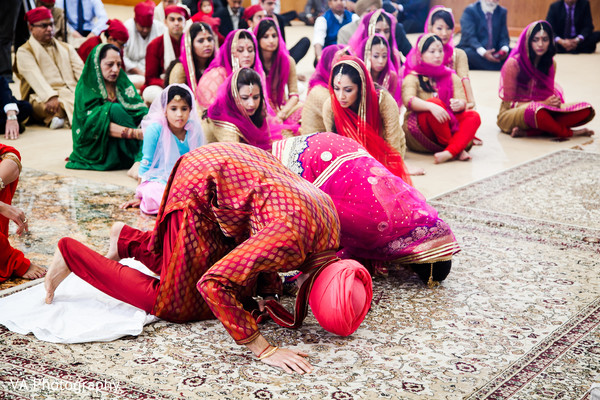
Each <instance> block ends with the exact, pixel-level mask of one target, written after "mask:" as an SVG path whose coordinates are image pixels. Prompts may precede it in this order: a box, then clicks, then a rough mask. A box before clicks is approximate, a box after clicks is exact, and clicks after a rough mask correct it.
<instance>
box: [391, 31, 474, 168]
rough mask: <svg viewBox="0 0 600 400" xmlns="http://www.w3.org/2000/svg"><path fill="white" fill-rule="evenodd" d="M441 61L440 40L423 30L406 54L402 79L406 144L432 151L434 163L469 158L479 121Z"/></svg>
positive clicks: (455, 76)
mask: <svg viewBox="0 0 600 400" xmlns="http://www.w3.org/2000/svg"><path fill="white" fill-rule="evenodd" d="M443 62H444V48H443V43H442V40H441V39H440V38H439V37H438V36H436V35H434V34H432V33H427V34H423V35H421V36H420V37H419V39H418V40H417V45H416V46H415V47H414V48H413V49H412V50H411V51H410V53H409V54H408V57H407V60H406V64H405V66H404V68H405V69H404V79H403V82H402V100H403V102H404V106H405V107H406V110H407V111H406V114H405V115H404V131H405V132H406V142H407V144H408V147H409V148H410V149H411V150H414V151H419V152H423V153H435V154H434V159H435V163H436V164H437V163H442V162H446V161H449V160H451V159H458V160H461V161H467V160H470V159H471V156H470V154H469V153H467V150H466V149H467V147H468V146H470V144H471V142H472V141H473V138H474V137H475V133H476V132H477V129H478V128H479V126H480V125H481V119H480V118H479V114H478V113H477V112H476V111H473V110H467V98H466V95H465V90H464V88H463V85H462V82H461V80H460V78H459V77H458V76H457V75H456V74H455V73H454V71H452V70H451V69H450V68H448V67H446V66H444V65H443Z"/></svg>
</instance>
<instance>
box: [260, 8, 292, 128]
mask: <svg viewBox="0 0 600 400" xmlns="http://www.w3.org/2000/svg"><path fill="white" fill-rule="evenodd" d="M254 35H255V36H256V40H257V41H258V49H259V51H258V55H259V57H260V61H261V63H262V66H263V71H264V73H265V75H266V79H267V91H266V92H267V97H268V99H269V105H270V106H271V108H272V109H273V111H274V112H275V115H276V118H277V121H278V122H285V123H286V124H290V125H292V124H293V125H300V116H301V114H302V103H301V102H300V100H299V98H298V78H297V76H296V62H295V61H294V59H293V58H292V57H291V56H290V53H289V52H288V50H287V48H286V47H285V46H286V45H285V42H284V41H283V38H282V36H281V31H280V30H279V26H278V25H277V23H276V22H275V21H274V20H273V19H271V18H264V19H262V20H261V21H260V23H258V24H257V25H256V26H255V28H254ZM286 89H287V90H286ZM286 92H287V93H286ZM296 130H297V129H296Z"/></svg>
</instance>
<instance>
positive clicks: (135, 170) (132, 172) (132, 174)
mask: <svg viewBox="0 0 600 400" xmlns="http://www.w3.org/2000/svg"><path fill="white" fill-rule="evenodd" d="M139 169H140V162H139V161H136V162H134V163H133V165H132V166H131V168H129V170H128V171H127V176H128V177H130V178H133V179H138V177H139V176H140V175H139V174H138V171H139Z"/></svg>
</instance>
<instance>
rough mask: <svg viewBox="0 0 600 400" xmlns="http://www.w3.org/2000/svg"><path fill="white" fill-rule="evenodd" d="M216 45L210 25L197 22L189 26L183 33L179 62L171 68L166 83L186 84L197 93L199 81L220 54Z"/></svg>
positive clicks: (175, 62)
mask: <svg viewBox="0 0 600 400" xmlns="http://www.w3.org/2000/svg"><path fill="white" fill-rule="evenodd" d="M216 43H217V41H216V36H215V34H214V32H213V31H212V29H211V28H210V26H209V25H208V24H206V23H204V22H196V23H193V24H191V25H190V26H188V27H187V28H186V29H185V31H184V32H183V39H182V40H181V54H180V55H179V60H177V61H174V64H173V65H171V66H170V68H169V70H170V71H169V73H168V74H167V76H168V78H167V80H165V83H167V85H169V84H172V83H185V84H186V85H188V86H189V87H190V89H192V93H196V89H197V87H198V81H199V80H200V78H202V75H203V74H204V72H205V71H206V69H207V68H208V66H209V65H210V63H211V62H212V60H214V59H215V56H216V55H217V54H218V53H219V50H218V47H217V44H216Z"/></svg>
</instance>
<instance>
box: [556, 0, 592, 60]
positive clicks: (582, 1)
mask: <svg viewBox="0 0 600 400" xmlns="http://www.w3.org/2000/svg"><path fill="white" fill-rule="evenodd" d="M546 21H548V22H549V23H550V25H551V26H552V30H553V31H554V41H555V42H556V50H557V51H558V52H559V53H573V54H577V53H594V52H595V51H596V44H597V43H598V42H599V41H600V32H598V31H596V32H594V23H593V22H592V11H591V9H590V2H589V1H588V0H559V1H557V2H555V3H552V4H551V5H550V9H549V10H548V15H547V16H546Z"/></svg>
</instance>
